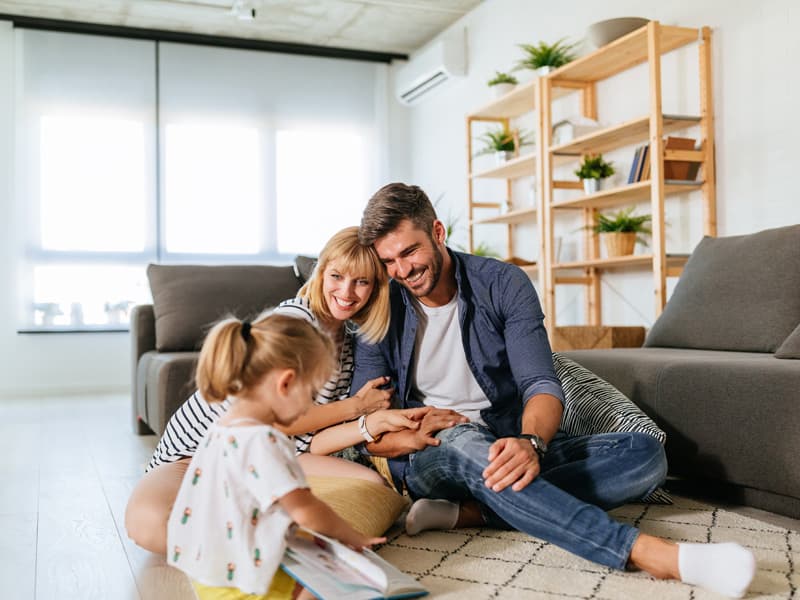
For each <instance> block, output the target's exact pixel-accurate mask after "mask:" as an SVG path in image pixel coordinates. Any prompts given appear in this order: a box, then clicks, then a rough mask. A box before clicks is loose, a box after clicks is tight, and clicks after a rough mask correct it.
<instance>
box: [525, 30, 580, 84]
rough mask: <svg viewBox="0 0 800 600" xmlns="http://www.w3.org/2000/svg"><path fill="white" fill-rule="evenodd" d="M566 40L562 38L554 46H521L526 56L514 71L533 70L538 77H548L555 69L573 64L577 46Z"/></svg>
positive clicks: (543, 44) (541, 43) (544, 43)
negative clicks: (569, 63)
mask: <svg viewBox="0 0 800 600" xmlns="http://www.w3.org/2000/svg"><path fill="white" fill-rule="evenodd" d="M565 40H566V38H561V39H560V40H558V41H557V42H555V43H554V44H547V43H546V42H539V43H538V44H519V47H520V48H522V50H523V51H524V52H525V54H526V56H525V58H523V59H521V60H520V61H518V62H517V65H516V66H515V67H514V70H515V71H517V70H519V69H532V70H534V71H536V73H537V74H538V75H547V74H548V73H549V72H550V71H552V70H553V69H557V68H558V67H560V66H562V65H565V64H567V63H568V62H572V61H573V60H575V54H574V53H573V51H574V50H575V46H576V45H577V44H567V43H566V42H565Z"/></svg>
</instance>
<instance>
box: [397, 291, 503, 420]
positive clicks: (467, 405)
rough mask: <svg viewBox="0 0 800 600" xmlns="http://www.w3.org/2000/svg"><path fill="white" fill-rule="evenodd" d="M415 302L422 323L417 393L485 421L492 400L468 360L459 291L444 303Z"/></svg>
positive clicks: (427, 400)
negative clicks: (432, 304) (462, 333)
mask: <svg viewBox="0 0 800 600" xmlns="http://www.w3.org/2000/svg"><path fill="white" fill-rule="evenodd" d="M415 305H416V307H417V313H418V314H419V325H418V328H417V339H416V341H415V348H414V350H415V351H414V375H415V376H414V378H413V382H414V387H413V389H412V392H413V394H414V395H415V397H416V398H417V399H418V400H420V401H421V402H423V403H424V404H425V405H427V406H435V407H437V408H449V409H452V410H455V411H457V412H459V413H460V414H462V415H464V416H465V417H469V419H470V421H472V422H473V423H480V424H484V425H485V423H484V422H483V419H481V413H480V411H481V409H484V408H488V407H489V406H490V405H491V403H490V402H489V399H488V398H487V397H486V394H484V393H483V390H482V389H481V387H480V386H479V385H478V382H477V381H476V380H475V376H474V375H473V374H472V371H471V370H470V368H469V365H468V364H467V356H466V354H465V353H464V344H463V342H462V340H461V327H460V326H459V323H458V295H457V294H456V295H455V296H453V299H452V300H451V301H450V302H448V303H447V304H445V305H444V306H437V307H430V306H425V305H424V304H422V303H421V302H415Z"/></svg>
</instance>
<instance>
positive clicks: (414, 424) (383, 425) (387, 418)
mask: <svg viewBox="0 0 800 600" xmlns="http://www.w3.org/2000/svg"><path fill="white" fill-rule="evenodd" d="M418 412H419V409H417V408H407V409H402V410H400V409H388V410H385V409H384V410H377V411H375V412H374V413H372V414H370V415H367V420H366V426H367V431H369V432H370V433H371V434H372V435H382V434H384V433H386V432H387V431H400V430H401V429H419V425H420V421H419V420H414V418H413V417H415V416H416V415H417V413H418Z"/></svg>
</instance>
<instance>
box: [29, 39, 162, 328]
mask: <svg viewBox="0 0 800 600" xmlns="http://www.w3.org/2000/svg"><path fill="white" fill-rule="evenodd" d="M15 37H16V40H15V41H16V49H15V57H16V84H15V88H16V90H15V91H16V101H15V116H16V123H17V135H16V148H17V156H16V158H17V160H16V164H15V173H16V176H15V188H16V197H17V201H18V206H19V208H20V211H19V214H20V217H21V219H22V220H23V224H22V225H23V228H22V231H23V232H24V233H23V237H22V246H23V247H22V248H20V262H19V273H20V295H21V301H20V309H19V314H20V327H21V328H22V329H27V328H56V329H57V328H70V329H73V328H74V329H84V328H106V327H120V326H124V325H125V323H126V322H127V314H128V310H129V309H130V306H131V305H132V304H134V303H137V302H143V301H147V299H148V297H149V292H148V289H147V284H146V280H145V271H144V268H145V265H146V264H147V263H148V262H149V261H152V260H154V259H155V257H156V245H157V240H156V231H155V223H156V210H155V209H156V178H155V177H156V176H155V167H156V163H155V156H156V154H155V149H156V143H155V141H156V131H155V123H156V105H155V99H156V82H155V76H154V71H155V42H148V41H139V40H122V39H117V38H109V37H102V36H92V35H76V34H67V33H53V32H43V31H32V30H25V29H17V30H16V31H15Z"/></svg>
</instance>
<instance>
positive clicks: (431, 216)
mask: <svg viewBox="0 0 800 600" xmlns="http://www.w3.org/2000/svg"><path fill="white" fill-rule="evenodd" d="M405 220H408V221H411V222H412V223H413V224H414V227H416V228H417V229H420V230H422V231H424V232H425V233H427V234H428V237H432V235H433V222H434V221H435V220H436V211H435V210H434V209H433V204H431V201H430V199H429V198H428V195H427V194H426V193H425V192H423V191H422V189H421V188H420V187H418V186H416V185H406V184H405V183H390V184H388V185H385V186H383V187H382V188H381V189H379V190H378V191H377V192H375V194H374V195H373V196H372V198H370V199H369V202H367V207H366V208H365V209H364V215H363V216H362V217H361V227H360V228H359V231H358V240H359V242H361V243H362V244H363V245H365V246H371V245H372V244H374V243H375V241H376V240H377V239H379V238H382V237H383V236H385V235H387V234H388V233H391V232H392V231H394V230H395V229H396V228H397V227H398V226H399V225H400V223H401V222H402V221H405Z"/></svg>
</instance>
